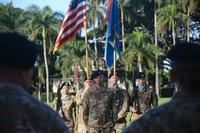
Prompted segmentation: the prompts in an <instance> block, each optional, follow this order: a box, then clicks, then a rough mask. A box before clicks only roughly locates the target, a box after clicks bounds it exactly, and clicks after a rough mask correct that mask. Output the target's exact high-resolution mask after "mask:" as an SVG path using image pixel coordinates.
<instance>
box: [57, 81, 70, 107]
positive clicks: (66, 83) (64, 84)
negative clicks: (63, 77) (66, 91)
mask: <svg viewBox="0 0 200 133" xmlns="http://www.w3.org/2000/svg"><path fill="white" fill-rule="evenodd" d="M63 86H67V87H69V86H70V85H69V83H68V82H63V83H62V84H61V85H60V87H59V88H58V90H57V103H56V111H59V110H60V108H61V107H62V100H61V93H60V91H61V89H62V88H63Z"/></svg>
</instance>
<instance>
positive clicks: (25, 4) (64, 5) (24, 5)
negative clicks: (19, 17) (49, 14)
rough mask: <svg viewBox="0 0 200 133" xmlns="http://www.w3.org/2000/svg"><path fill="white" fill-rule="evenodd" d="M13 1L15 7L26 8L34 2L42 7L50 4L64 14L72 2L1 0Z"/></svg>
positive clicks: (66, 0) (2, 1)
mask: <svg viewBox="0 0 200 133" xmlns="http://www.w3.org/2000/svg"><path fill="white" fill-rule="evenodd" d="M11 1H12V3H13V6H14V7H18V8H22V9H26V8H27V7H29V6H30V5H32V4H35V5H37V6H39V7H40V8H43V7H44V6H46V5H48V6H50V7H51V9H52V10H53V11H59V12H61V13H63V14H65V13H66V11H67V8H68V5H69V2H70V0H0V3H3V4H6V3H8V2H11Z"/></svg>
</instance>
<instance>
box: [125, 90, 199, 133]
mask: <svg viewBox="0 0 200 133" xmlns="http://www.w3.org/2000/svg"><path fill="white" fill-rule="evenodd" d="M199 103H200V94H188V93H184V92H179V93H177V94H176V95H175V97H174V98H173V99H172V100H171V101H170V102H168V103H166V104H164V105H162V106H160V107H158V108H155V109H153V110H152V111H150V112H148V113H146V114H145V115H144V116H143V117H141V118H140V119H138V120H137V121H135V122H133V123H132V124H131V125H130V126H129V127H128V128H127V129H126V130H125V131H124V133H130V132H132V133H199V132H200V126H199V121H200V104H199Z"/></svg>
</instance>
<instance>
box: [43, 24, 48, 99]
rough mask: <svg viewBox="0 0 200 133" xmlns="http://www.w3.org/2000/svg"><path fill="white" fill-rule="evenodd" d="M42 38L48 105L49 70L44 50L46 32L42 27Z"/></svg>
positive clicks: (45, 50)
mask: <svg viewBox="0 0 200 133" xmlns="http://www.w3.org/2000/svg"><path fill="white" fill-rule="evenodd" d="M42 38H43V54H44V63H45V71H46V100H47V101H46V102H47V103H49V68H48V63H47V49H46V31H45V27H43V32H42Z"/></svg>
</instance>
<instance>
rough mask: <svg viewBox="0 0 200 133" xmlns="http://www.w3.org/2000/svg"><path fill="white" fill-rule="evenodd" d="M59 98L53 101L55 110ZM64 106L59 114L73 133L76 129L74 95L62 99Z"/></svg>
mask: <svg viewBox="0 0 200 133" xmlns="http://www.w3.org/2000/svg"><path fill="white" fill-rule="evenodd" d="M57 100H58V99H57V97H56V98H55V99H54V101H53V108H54V109H56V106H55V105H56V103H57ZM61 101H62V106H61V107H60V108H59V110H58V114H59V115H60V116H61V117H62V118H63V120H64V123H65V125H66V126H68V127H69V128H70V130H71V131H73V128H74V125H75V123H74V119H73V112H74V111H75V107H76V104H75V97H74V95H72V94H70V93H69V94H67V95H64V96H62V97H61Z"/></svg>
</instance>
